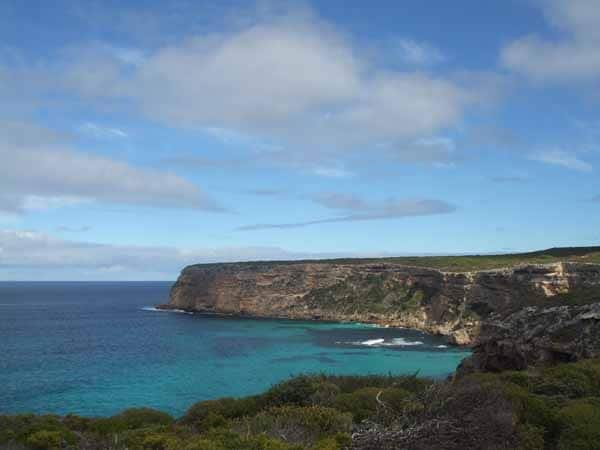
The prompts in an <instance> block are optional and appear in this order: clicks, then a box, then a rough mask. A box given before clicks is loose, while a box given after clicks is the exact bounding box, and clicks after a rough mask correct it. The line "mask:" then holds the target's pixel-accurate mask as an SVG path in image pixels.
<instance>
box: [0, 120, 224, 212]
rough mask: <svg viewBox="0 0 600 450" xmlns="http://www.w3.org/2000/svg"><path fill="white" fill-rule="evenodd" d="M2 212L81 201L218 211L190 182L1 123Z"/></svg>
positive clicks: (24, 127) (36, 130)
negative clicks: (77, 149)
mask: <svg viewBox="0 0 600 450" xmlns="http://www.w3.org/2000/svg"><path fill="white" fill-rule="evenodd" d="M0 135H2V138H3V140H2V142H0V161H1V162H2V164H0V191H1V192H2V195H1V196H0V209H2V210H4V211H8V212H12V213H18V212H23V211H24V210H27V209H47V208H49V207H55V206H65V205H68V204H73V203H77V202H80V201H94V200H96V201H107V202H111V203H120V204H137V205H147V206H162V207H182V208H199V209H209V210H210V209H212V210H216V209H218V208H217V206H216V205H215V203H214V202H213V201H212V200H211V199H209V198H208V197H207V196H206V195H204V194H203V193H202V192H200V190H199V189H198V188H197V187H196V186H195V185H194V184H192V183H191V182H189V181H187V180H185V179H183V178H181V177H179V176H177V175H175V174H173V173H168V172H162V171H157V170H153V169H145V168H137V167H134V166H131V165H129V164H127V163H125V162H121V161H115V160H112V159H109V158H105V157H102V156H97V155H94V154H90V153H83V152H77V151H74V150H72V149H70V148H69V145H68V142H66V141H64V140H63V139H61V137H60V136H56V135H55V134H54V133H52V132H50V131H48V130H45V129H43V128H39V127H35V126H32V125H29V124H25V123H0Z"/></svg>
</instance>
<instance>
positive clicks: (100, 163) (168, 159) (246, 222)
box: [0, 0, 600, 280]
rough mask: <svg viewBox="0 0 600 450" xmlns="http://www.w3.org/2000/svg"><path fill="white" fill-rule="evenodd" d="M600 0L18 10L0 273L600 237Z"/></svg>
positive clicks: (7, 32)
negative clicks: (598, 0) (599, 178)
mask: <svg viewBox="0 0 600 450" xmlns="http://www.w3.org/2000/svg"><path fill="white" fill-rule="evenodd" d="M599 30H600V3H598V2H597V1H596V0H574V1H573V0H571V1H567V0H546V1H541V0H540V1H536V0H506V1H495V2H481V1H475V0H457V1H455V2H432V1H431V2H423V1H404V2H397V1H392V0H389V1H388V0H382V1H379V2H376V3H375V4H373V3H372V2H371V3H368V2H363V1H359V0H356V1H349V0H343V1H342V0H327V1H325V0H322V1H317V0H315V1H312V2H311V1H287V2H282V1H277V2H275V1H233V0H231V1H229V0H228V1H218V2H217V1H214V2H209V1H203V2H198V1H185V0H181V1H176V0H163V1H141V0H139V1H89V2H85V4H84V3H82V2H76V1H66V0H58V1H55V2H43V1H33V0H32V1H28V2H21V1H11V0H8V1H4V2H2V3H1V4H0V280H2V279H7V280H28V279H44V280H46V279H47V280H57V279H59V280H65V279H67V280H71V279H73V280H140V279H141V280H149V279H167V280H170V279H174V278H175V277H176V275H177V273H178V271H179V270H180V269H181V267H183V266H184V265H186V264H190V263H196V262H211V261H232V260H252V259H290V258H313V257H315V258H318V257H330V256H347V255H349V256H367V255H369V256H370V255H403V254H449V253H488V252H512V251H523V250H531V249H540V248H546V247H552V246H567V245H595V244H598V243H599V242H600V231H599V229H600V228H599V225H600V185H599V184H600V183H599V182H598V178H597V170H598V168H599V167H600V146H599V144H600V52H598V50H597V49H598V48H600V31H599Z"/></svg>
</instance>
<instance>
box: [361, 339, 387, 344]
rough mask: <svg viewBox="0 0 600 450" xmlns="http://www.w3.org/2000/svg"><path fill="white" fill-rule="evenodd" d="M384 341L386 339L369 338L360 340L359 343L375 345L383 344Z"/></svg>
mask: <svg viewBox="0 0 600 450" xmlns="http://www.w3.org/2000/svg"><path fill="white" fill-rule="evenodd" d="M384 342H385V339H383V338H381V339H369V340H366V341H362V342H359V344H360V345H368V346H373V345H380V344H383V343H384Z"/></svg>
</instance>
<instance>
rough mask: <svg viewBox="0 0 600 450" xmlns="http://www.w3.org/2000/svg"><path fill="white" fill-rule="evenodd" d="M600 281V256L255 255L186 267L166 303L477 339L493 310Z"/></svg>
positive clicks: (545, 301)
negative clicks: (445, 265) (454, 262)
mask: <svg viewBox="0 0 600 450" xmlns="http://www.w3.org/2000/svg"><path fill="white" fill-rule="evenodd" d="M598 288H600V264H592V263H586V262H565V261H559V262H552V263H547V264H519V265H517V266H515V267H510V268H502V269H493V270H474V271H465V272H458V271H447V270H442V269H439V268H428V267H416V266H410V265H406V264H402V263H397V262H389V261H385V260H382V261H381V262H379V261H377V260H369V261H366V262H363V261H352V260H342V261H335V260H332V261H301V262H293V261H288V262H248V263H223V264H205V265H194V266H189V267H187V268H185V269H184V270H183V271H182V273H181V275H180V277H179V279H178V280H177V282H176V283H175V285H174V286H173V288H172V290H171V295H170V300H169V303H168V304H166V305H162V306H161V308H167V309H182V310H186V311H194V312H203V313H218V314H234V315H243V316H251V317H269V318H289V319H304V320H332V321H355V322H366V323H375V324H380V325H384V326H398V327H408V328H414V329H419V330H422V331H425V332H428V333H432V334H438V335H444V336H447V337H448V339H449V341H450V342H452V343H456V344H460V345H470V344H473V343H474V342H475V339H476V337H477V336H479V334H480V331H481V327H482V323H483V322H484V321H485V322H486V323H487V319H488V318H494V317H495V318H496V319H495V320H496V321H498V320H499V318H501V317H507V316H509V315H510V314H512V313H515V312H516V311H519V310H521V309H523V308H524V307H529V306H539V307H544V306H552V305H554V304H560V303H561V302H569V298H570V296H573V295H577V294H578V293H580V292H583V293H586V292H589V291H590V290H595V289H598Z"/></svg>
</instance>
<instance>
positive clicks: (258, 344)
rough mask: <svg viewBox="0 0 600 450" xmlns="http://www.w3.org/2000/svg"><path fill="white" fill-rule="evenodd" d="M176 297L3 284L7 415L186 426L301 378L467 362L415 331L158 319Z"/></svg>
mask: <svg viewBox="0 0 600 450" xmlns="http://www.w3.org/2000/svg"><path fill="white" fill-rule="evenodd" d="M170 287H171V283H166V282H143V283H129V282H128V283H62V282H56V283H45V282H40V283H20V282H19V283H13V282H3V283H0V413H17V412H35V413H59V414H65V413H69V412H71V413H76V414H80V415H85V416H103V415H110V414H114V413H117V412H119V411H121V410H123V409H125V408H128V407H133V406H148V407H152V408H158V409H161V410H164V411H167V412H170V413H172V414H174V415H181V414H182V413H183V412H184V411H185V410H186V408H188V407H189V406H190V405H191V404H193V403H195V402H197V401H199V400H205V399H211V398H216V397H222V396H243V395H248V394H255V393H259V392H261V391H263V390H265V389H266V388H268V387H269V386H270V385H272V384H273V383H276V382H278V381H281V380H284V379H286V378H288V377H290V376H292V375H298V374H301V373H317V372H326V373H335V374H370V373H379V374H387V373H393V374H411V373H415V372H417V371H418V372H419V374H420V375H423V376H434V377H441V376H445V375H447V374H448V373H450V372H452V371H453V370H454V369H455V368H456V366H457V365H458V363H459V362H460V360H461V359H462V358H464V357H465V356H467V352H466V351H465V350H461V349H457V348H449V347H446V346H444V345H443V344H444V342H443V340H442V339H441V338H437V337H432V336H427V335H424V334H422V333H419V332H416V331H412V330H403V329H389V328H376V327H372V326H365V325H355V324H354V325H353V324H333V323H317V322H296V321H284V320H252V319H240V318H222V317H208V316H203V315H198V314H185V313H176V312H160V311H155V310H152V308H151V307H152V306H153V305H156V304H159V303H165V302H166V301H167V299H168V294H169V289H170Z"/></svg>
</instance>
